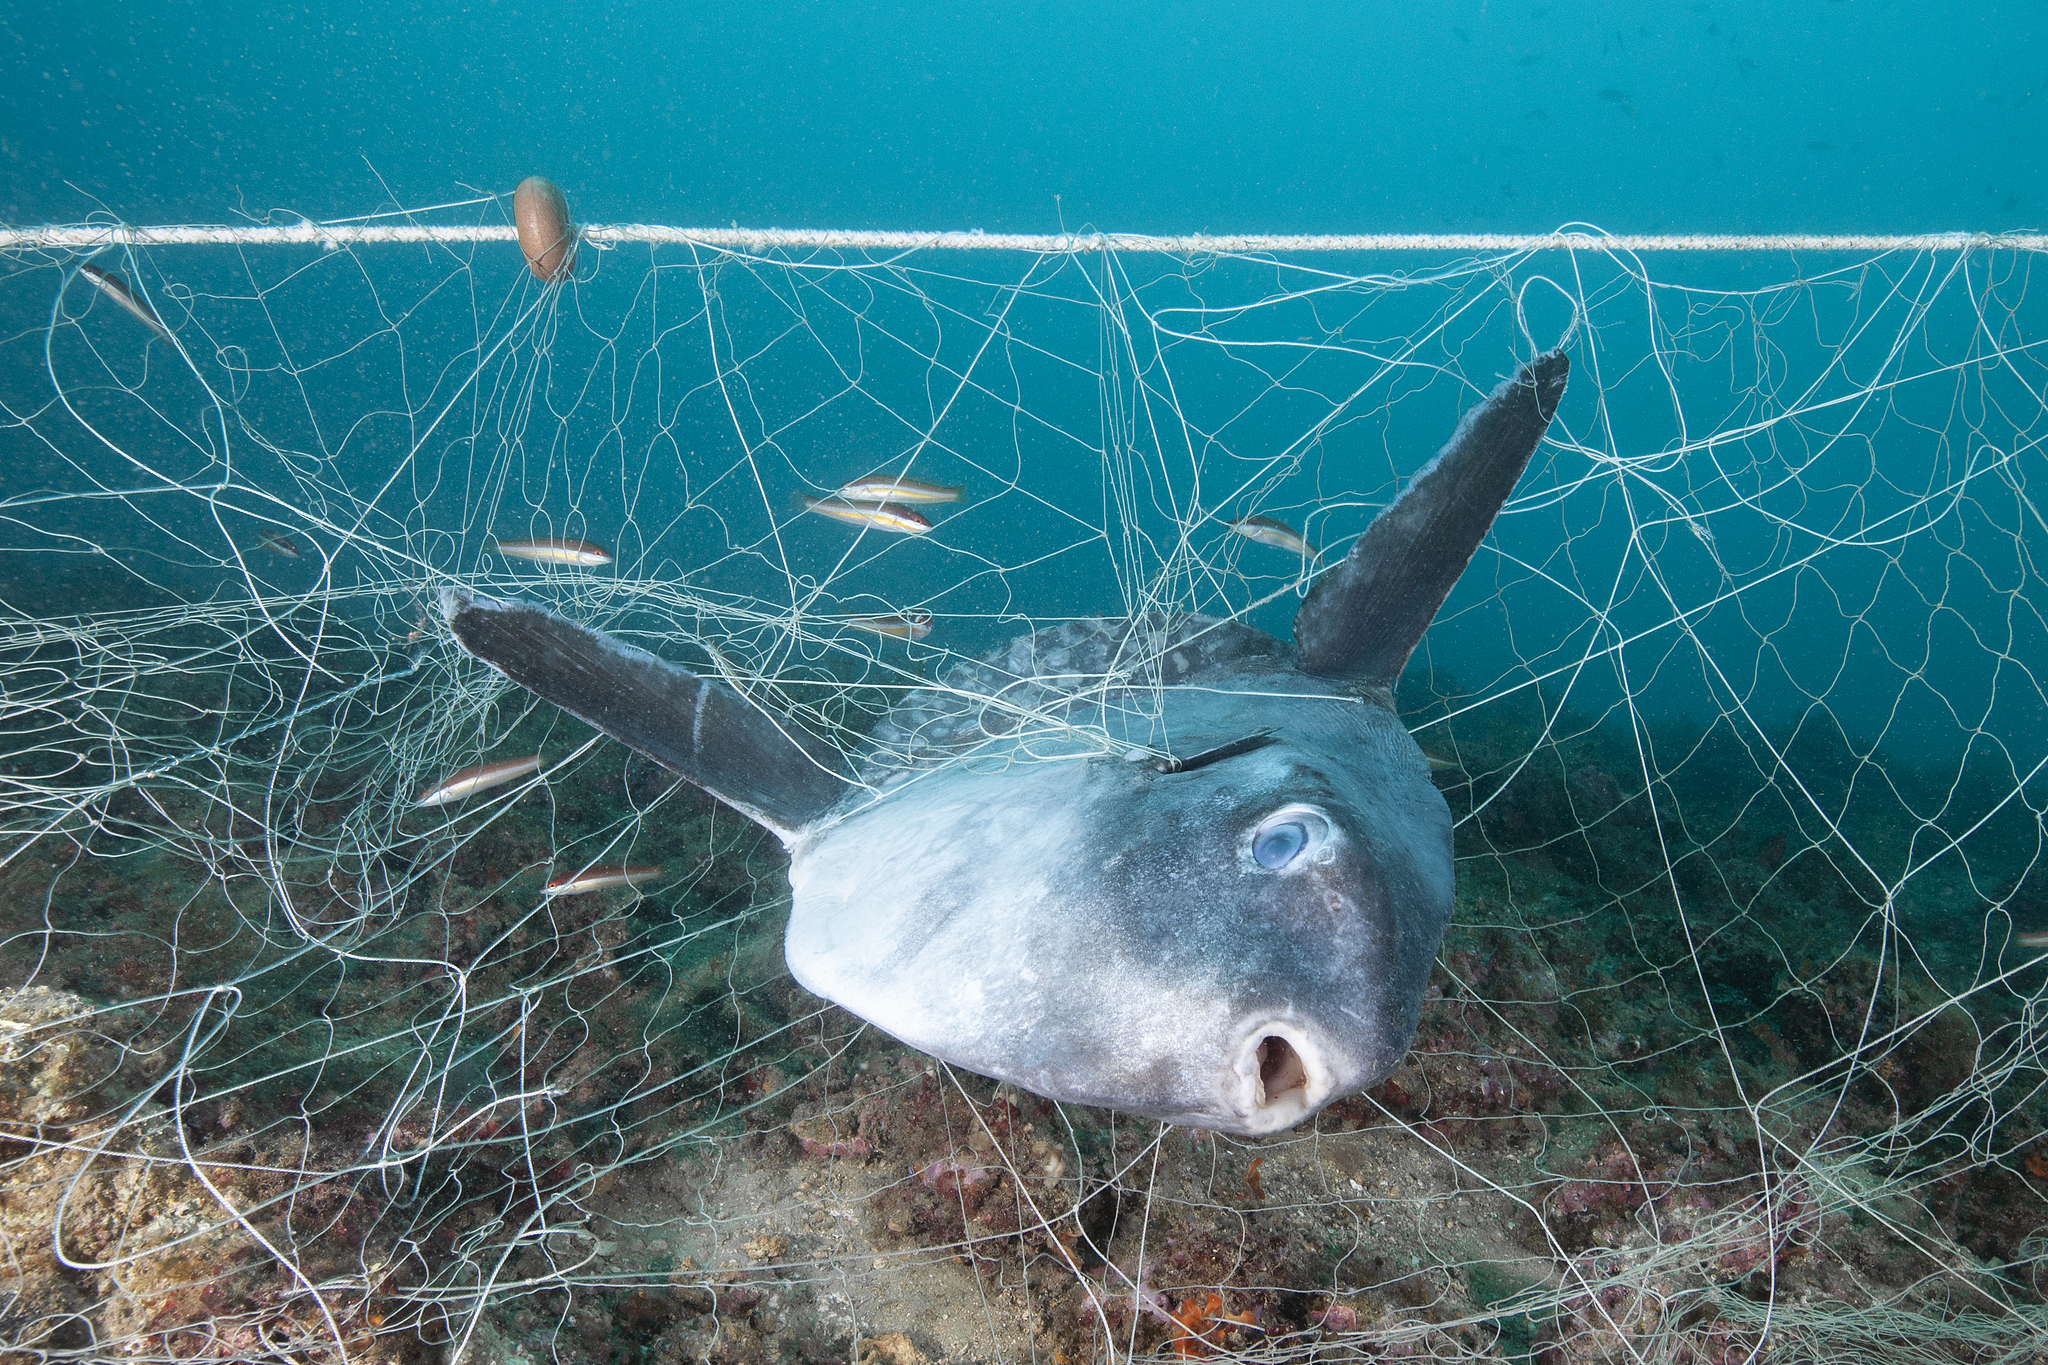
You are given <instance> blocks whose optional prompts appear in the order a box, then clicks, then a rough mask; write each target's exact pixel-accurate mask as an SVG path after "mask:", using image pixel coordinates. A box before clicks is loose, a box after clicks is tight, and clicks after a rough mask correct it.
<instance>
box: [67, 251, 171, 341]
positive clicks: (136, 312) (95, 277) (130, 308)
mask: <svg viewBox="0 0 2048 1365" xmlns="http://www.w3.org/2000/svg"><path fill="white" fill-rule="evenodd" d="M78 273H79V274H80V275H82V276H84V277H85V278H86V280H88V281H89V282H90V283H91V284H92V285H93V287H94V288H96V289H98V290H99V291H100V292H101V293H102V294H105V295H106V296H107V297H108V298H110V299H112V300H113V301H114V302H115V303H116V304H118V305H120V307H121V309H122V310H123V311H124V312H126V313H127V314H128V316H130V317H132V318H134V319H135V320H136V321H137V322H139V323H141V324H142V325H143V326H144V327H147V328H149V330H150V331H152V332H155V333H156V334H157V335H158V336H160V337H162V338H163V339H164V340H165V341H171V329H170V328H168V327H166V326H164V320H163V319H162V318H160V317H158V316H157V315H156V310H155V309H154V308H151V307H150V306H149V304H148V302H147V301H145V300H143V299H141V298H139V297H137V296H136V293H135V291H134V290H132V289H130V288H129V287H128V281H126V280H124V279H122V278H121V277H120V276H119V275H116V274H115V273H114V272H113V271H111V270H102V269H100V268H99V267H98V266H96V265H82V266H80V267H78ZM171 344H172V345H176V344H177V343H176V342H172V343H171Z"/></svg>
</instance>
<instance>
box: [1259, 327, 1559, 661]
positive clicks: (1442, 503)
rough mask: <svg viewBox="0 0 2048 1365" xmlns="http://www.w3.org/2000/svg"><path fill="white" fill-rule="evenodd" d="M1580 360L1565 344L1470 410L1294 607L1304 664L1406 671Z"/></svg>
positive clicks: (1518, 372) (1296, 635) (1526, 462)
mask: <svg viewBox="0 0 2048 1365" xmlns="http://www.w3.org/2000/svg"><path fill="white" fill-rule="evenodd" d="M1570 370H1571V365H1570V362H1569V361H1567V360H1566V359H1565V355H1564V352H1563V351H1552V352H1550V353H1549V354H1548V355H1541V356H1538V357H1536V359H1534V360H1532V361H1530V362H1529V363H1528V364H1526V365H1523V366H1521V367H1520V368H1519V369H1517V370H1516V371H1515V373H1514V375H1513V377H1512V378H1509V379H1504V380H1502V381H1501V382H1500V384H1499V385H1497V386H1496V387H1495V388H1494V390H1493V392H1492V393H1490V394H1488V395H1487V396H1486V401H1484V402H1482V403H1481V404H1479V406H1477V407H1475V408H1472V409H1471V410H1470V411H1468V412H1466V414H1465V415H1464V416H1463V417H1462V418H1460V419H1459V421H1458V429H1457V430H1456V431H1455V432H1453V433H1452V434H1451V439H1450V440H1449V441H1448V442H1446V443H1445V445H1444V448H1443V449H1442V450H1440V451H1438V452H1437V455H1436V458H1435V459H1433V460H1431V461H1430V462H1429V463H1428V464H1426V465H1424V466H1423V467H1422V470H1421V471H1420V472H1419V473H1417V474H1416V476H1415V477H1414V478H1412V479H1410V480H1409V481H1408V486H1407V487H1406V488H1405V489H1403V490H1402V491H1401V495H1400V496H1399V497H1397V498H1395V499H1394V500H1393V501H1392V502H1391V503H1389V504H1387V506H1386V507H1385V508H1384V509H1382V511H1381V512H1380V514H1379V515H1378V516H1377V517H1375V518H1373V523H1372V525H1370V526H1368V527H1366V528H1365V534H1364V535H1362V536H1360V537H1359V538H1358V540H1357V542H1356V543H1355V544H1353V545H1352V547H1351V553H1350V554H1348V555H1346V556H1344V560H1343V562H1342V563H1340V564H1338V565H1337V566H1335V567H1334V568H1332V569H1331V570H1330V571H1329V572H1328V573H1326V574H1324V575H1323V576H1322V577H1321V578H1320V579H1318V580H1317V582H1316V586H1315V588H1314V589H1313V590H1312V591H1311V592H1310V593H1309V595H1308V599H1307V600H1306V601H1304V602H1303V603H1302V604H1301V608H1300V610H1298V611H1296V612H1295V614H1294V642H1295V644H1296V646H1297V647H1298V648H1299V649H1300V651H1301V655H1300V663H1301V668H1302V669H1303V671H1305V672H1308V673H1317V674H1321V675H1322V676H1324V677H1332V678H1353V679H1357V680H1359V681H1361V682H1372V683H1385V684H1389V685H1391V684H1392V683H1393V682H1394V680H1395V679H1396V678H1398V677H1400V675H1401V669H1402V667H1403V666H1404V665H1406V664H1407V662H1408V656H1409V655H1410V654H1412V653H1413V652H1414V651H1415V646H1416V644H1417V642H1419V641H1420V640H1421V639H1422V632H1423V631H1425V630H1427V629H1429V623H1430V622H1431V621H1432V620H1433V619H1435V617H1436V612H1437V608H1438V607H1441V606H1442V605H1443V603H1444V599H1445V598H1446V597H1448V596H1450V592H1451V588H1452V587H1453V586H1454V585H1455V584H1456V583H1457V581H1458V576H1459V575H1460V574H1462V573H1464V572H1465V566H1466V565H1467V564H1469V563H1471V562H1472V554H1473V552H1474V551H1475V550H1477V549H1478V548H1479V542H1480V541H1481V540H1484V539H1485V538H1486V532H1487V528H1489V527H1490V526H1492V525H1493V518H1494V515H1495V514H1496V513H1498V512H1499V511H1500V509H1501V504H1503V503H1505V502H1506V501H1507V500H1508V495H1509V494H1510V493H1512V492H1514V491H1515V483H1516V481H1517V480H1519V479H1520V478H1521V477H1522V471H1523V470H1524V469H1526V468H1528V466H1529V457H1530V456H1532V455H1534V454H1535V453H1536V445H1537V443H1538V442H1539V441H1541V440H1542V439H1543V433H1544V430H1545V429H1546V428H1548V427H1549V425H1550V418H1551V414H1553V413H1555V412H1556V411H1557V402H1558V399H1559V398H1560V397H1562V396H1563V394H1564V384H1565V378H1566V376H1567V375H1568V374H1569V373H1570Z"/></svg>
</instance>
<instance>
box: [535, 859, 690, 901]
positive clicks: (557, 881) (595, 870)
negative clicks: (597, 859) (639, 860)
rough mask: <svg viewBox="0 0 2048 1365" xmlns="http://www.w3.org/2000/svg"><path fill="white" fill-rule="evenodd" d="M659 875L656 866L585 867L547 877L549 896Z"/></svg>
mask: <svg viewBox="0 0 2048 1365" xmlns="http://www.w3.org/2000/svg"><path fill="white" fill-rule="evenodd" d="M660 875H661V868H660V867H658V866H656V867H635V866H632V865H630V864H629V865H627V866H625V867H617V866H613V867H586V868H584V869H583V870H582V871H581V872H563V873H559V874H557V875H556V876H553V877H550V878H548V884H547V888H546V890H545V891H544V892H543V893H542V894H544V895H549V896H580V895H582V894H583V893H584V892H586V891H604V890H608V889H610V888H611V887H614V886H638V885H639V884H640V883H641V882H644V881H650V880H652V879H653V878H655V877H659V876H660Z"/></svg>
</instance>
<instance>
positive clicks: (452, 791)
mask: <svg viewBox="0 0 2048 1365" xmlns="http://www.w3.org/2000/svg"><path fill="white" fill-rule="evenodd" d="M539 767H540V755H539V754H529V755H527V756H526V757H525V758H500V759H495V760H493V761H492V762H489V763H479V764H477V765H476V766H475V767H473V768H463V769H461V770H460V771H458V772H452V773H450V774H448V776H446V777H444V778H442V779H441V780H440V781H439V782H436V783H435V784H434V785H433V786H431V787H429V788H427V789H426V790H425V791H423V792H421V793H420V794H419V795H418V796H417V797H415V798H414V799H413V804H414V805H419V806H445V805H447V804H448V803H449V802H451V801H464V800H467V799H468V798H470V797H472V796H475V795H476V794H477V793H478V792H480V791H489V790H490V789H491V788H492V787H501V786H503V785H504V784H505V783H507V782H510V781H512V780H513V779H515V778H520V777H524V776H526V775H527V774H528V773H530V772H533V771H535V770H536V769H538V768H539Z"/></svg>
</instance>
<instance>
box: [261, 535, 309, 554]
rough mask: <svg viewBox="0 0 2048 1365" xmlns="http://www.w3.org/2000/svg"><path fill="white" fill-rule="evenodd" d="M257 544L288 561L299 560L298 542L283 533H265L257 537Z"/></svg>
mask: <svg viewBox="0 0 2048 1365" xmlns="http://www.w3.org/2000/svg"><path fill="white" fill-rule="evenodd" d="M256 543H257V544H259V545H261V546H262V547H263V548H264V549H266V550H268V551H270V553H272V554H274V555H281V556H283V557H284V558H286V559H297V558H298V557H299V545H298V542H297V541H295V540H293V539H292V538H291V537H290V536H288V535H286V534H285V533H284V532H282V531H265V532H264V533H263V534H262V535H261V536H258V537H257V541H256Z"/></svg>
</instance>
